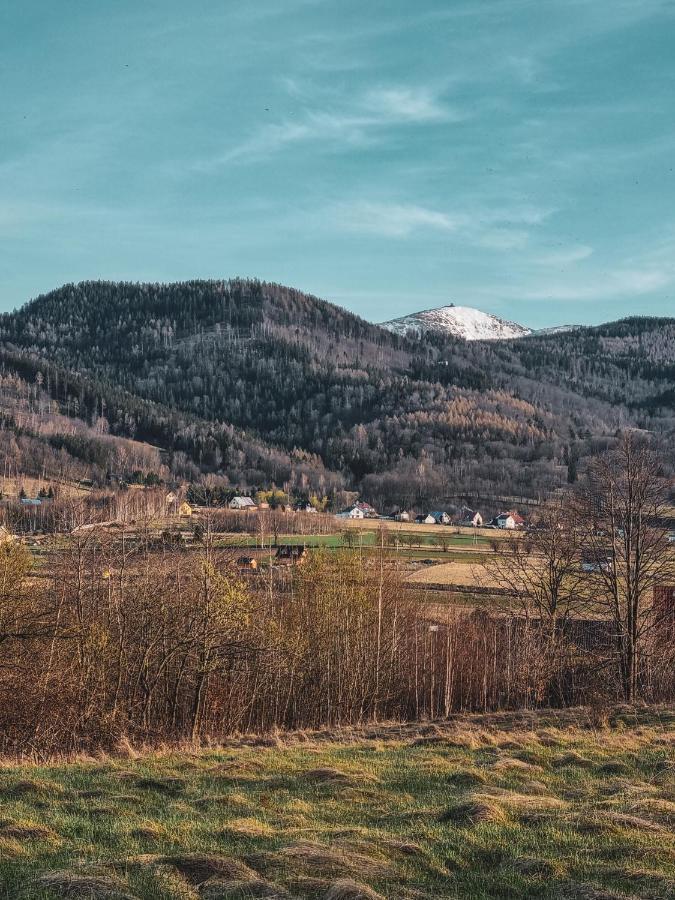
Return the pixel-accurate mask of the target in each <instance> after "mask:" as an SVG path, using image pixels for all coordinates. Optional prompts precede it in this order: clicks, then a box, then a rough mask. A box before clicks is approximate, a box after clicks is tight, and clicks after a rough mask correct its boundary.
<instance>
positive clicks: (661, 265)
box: [0, 0, 675, 327]
mask: <svg viewBox="0 0 675 900" xmlns="http://www.w3.org/2000/svg"><path fill="white" fill-rule="evenodd" d="M674 168H675V0H416V2H415V3H411V2H410V0H388V2H383V0H368V2H367V3H363V2H362V0H257V2H255V3H254V2H251V0H248V2H244V0H242V2H236V3H235V2H230V0H221V2H215V0H211V2H207V0H192V2H191V3H189V4H188V3H185V2H184V0H162V2H157V0H144V2H142V3H138V2H137V0H136V2H132V0H115V2H114V3H111V2H104V3H100V2H91V0H89V2H84V0H60V2H58V3H54V2H53V0H5V2H4V3H3V4H1V5H0V308H1V309H13V308H15V307H17V306H20V305H21V304H23V303H24V302H26V301H27V300H29V299H31V298H32V297H35V296H37V295H38V294H40V293H43V292H46V291H48V290H51V289H52V288H55V287H58V286H60V285H61V284H64V283H67V282H77V281H81V280H85V279H98V278H103V279H114V280H133V281H174V280H181V279H188V278H197V277H199V278H201V277H204V278H229V277H234V276H246V277H257V278H261V279H264V280H269V281H276V282H280V283H283V284H288V285H291V286H293V287H297V288H299V289H301V290H304V291H307V292H310V293H313V294H316V295H317V296H320V297H322V298H324V299H327V300H331V301H333V302H335V303H338V304H340V305H341V306H345V307H347V308H348V309H350V310H353V311H354V312H357V313H358V314H359V315H362V316H364V317H365V318H367V319H370V320H372V321H382V320H386V319H389V318H393V317H395V316H400V315H405V314H407V313H410V312H414V311H416V310H419V309H426V308H429V307H435V306H442V305H444V304H446V303H455V304H457V305H467V306H475V307H478V308H479V309H483V310H485V311H487V312H492V313H495V314H497V315H501V316H504V317H506V318H508V319H513V320H516V321H520V322H522V323H523V324H526V325H529V326H531V327H543V326H550V325H557V324H570V323H572V324H576V323H579V324H586V323H589V324H592V323H598V322H603V321H608V320H612V319H617V318H620V317H622V316H627V315H675V173H674Z"/></svg>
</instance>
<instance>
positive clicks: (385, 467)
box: [0, 280, 675, 505]
mask: <svg viewBox="0 0 675 900" xmlns="http://www.w3.org/2000/svg"><path fill="white" fill-rule="evenodd" d="M0 339H2V342H3V347H4V350H3V354H4V358H5V359H6V360H7V364H8V365H10V364H11V365H12V366H14V367H15V368H17V369H19V368H21V367H23V372H24V374H25V377H27V378H29V379H30V378H31V377H35V376H36V373H37V371H38V370H40V372H41V373H42V377H43V379H44V383H45V385H46V387H47V388H48V390H49V393H50V395H51V396H52V398H53V399H54V400H56V402H57V403H59V404H61V405H62V406H64V407H69V408H72V402H71V401H72V398H73V397H75V396H77V397H78V403H79V404H80V405H79V410H80V414H81V415H84V418H85V420H87V421H88V423H89V424H91V423H92V422H93V420H94V419H99V418H103V419H105V423H106V425H107V426H108V427H109V429H110V431H111V432H112V433H114V434H119V435H124V436H131V437H137V438H140V439H142V440H147V441H150V442H152V443H155V444H157V445H159V446H160V447H163V448H164V449H165V450H166V451H167V452H168V453H169V455H170V458H169V465H170V466H172V467H173V469H174V471H177V472H178V471H180V472H181V473H182V475H183V476H185V474H186V473H191V476H190V477H197V476H198V474H199V473H200V472H202V473H208V472H215V473H220V472H224V473H225V474H226V475H227V477H228V478H229V479H230V480H231V481H232V482H233V483H235V484H237V483H238V484H243V485H253V486H255V485H257V484H263V483H269V482H270V481H276V483H278V484H279V483H284V482H287V483H289V485H291V486H292V487H297V486H298V485H302V484H306V485H307V486H309V487H312V489H317V490H323V491H327V492H330V491H335V490H340V489H341V488H343V487H349V488H356V489H360V490H362V491H365V492H366V494H368V495H369V496H371V498H373V499H375V500H376V501H377V502H378V503H379V504H381V505H389V504H395V503H404V504H406V505H413V504H415V503H417V504H422V505H424V504H427V503H431V502H436V501H441V500H443V498H448V497H450V496H453V497H454V496H458V495H463V496H469V497H470V496H476V495H482V496H484V495H486V494H489V493H495V492H498V493H500V494H503V493H504V492H508V493H511V494H521V495H530V496H533V495H534V496H536V495H537V494H540V493H542V492H546V491H548V490H550V489H551V488H552V487H555V486H556V485H559V484H561V483H563V482H564V481H565V479H566V478H567V474H568V469H569V466H568V464H569V460H570V458H571V456H574V458H575V460H576V458H580V459H583V457H584V456H585V455H586V454H588V453H590V452H596V451H597V450H598V449H599V448H602V447H603V446H605V445H606V442H607V441H610V440H611V439H612V438H613V435H614V434H615V433H616V431H617V429H618V428H621V427H625V426H631V427H642V428H648V429H650V430H652V431H654V432H655V433H656V434H657V436H661V437H663V439H664V442H665V443H664V446H666V447H667V446H668V444H667V440H668V438H669V436H670V435H671V434H672V433H673V430H674V428H675V419H674V418H673V410H672V403H671V402H670V400H671V397H672V391H673V388H674V386H675V366H674V363H673V361H672V360H673V358H674V355H675V354H674V350H673V348H674V347H675V320H654V319H652V320H650V319H632V320H625V321H624V322H619V323H614V324H612V325H607V326H603V327H601V328H594V329H580V330H575V331H572V332H563V333H554V334H546V335H536V334H534V335H531V336H528V337H524V338H523V339H521V340H518V341H499V340H497V341H489V342H487V341H473V342H471V343H467V342H465V341H463V340H459V339H456V338H453V337H448V336H447V335H444V334H438V333H429V334H425V335H424V336H420V337H415V336H414V335H411V336H408V335H397V334H392V333H390V332H388V331H386V330H385V329H382V328H380V327H378V326H376V325H372V324H370V323H368V322H366V321H364V320H363V319H360V318H359V317H358V316H355V315H353V314H352V313H349V312H347V311H345V310H343V309H340V308H339V307H336V306H334V305H332V304H329V303H326V302H324V301H321V300H319V299H317V298H316V297H312V296H309V295H306V294H303V293H301V292H299V291H296V290H293V289H290V288H286V287H283V286H280V285H275V284H266V283H262V282H258V281H243V280H233V281H227V282H225V281H192V282H185V283H179V284H170V285H158V284H153V285H149V284H126V283H123V284H114V283H109V282H84V283H82V284H78V285H66V286H64V287H63V288H60V289H59V290H57V291H53V292H51V293H49V294H47V295H44V296H42V297H39V298H37V299H36V300H34V301H33V302H32V303H29V304H27V305H26V306H25V307H23V308H22V309H20V310H18V311H17V312H14V313H11V314H7V315H5V316H3V317H2V318H1V319H0ZM68 398H71V400H69V399H68ZM669 453H670V455H669ZM671 456H672V453H671V452H670V451H666V452H665V457H666V459H670V458H671ZM575 466H576V462H575Z"/></svg>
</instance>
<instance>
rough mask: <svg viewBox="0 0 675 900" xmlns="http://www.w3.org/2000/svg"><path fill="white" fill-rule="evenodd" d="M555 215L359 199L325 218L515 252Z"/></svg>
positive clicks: (372, 230) (352, 226)
mask: <svg viewBox="0 0 675 900" xmlns="http://www.w3.org/2000/svg"><path fill="white" fill-rule="evenodd" d="M552 213H553V210H552V209H544V208H541V209H540V208H537V207H534V206H527V205H526V206H514V207H511V208H507V207H501V206H495V207H494V208H489V207H485V206H482V207H473V208H460V209H456V210H441V209H437V208H434V207H430V206H426V205H424V204H420V203H402V202H384V201H381V200H360V199H359V200H354V201H352V202H342V203H338V204H336V205H334V206H332V207H329V208H328V209H327V210H325V211H324V213H323V214H322V218H323V219H324V220H325V221H328V222H330V223H331V225H332V226H334V227H337V228H338V229H339V230H346V231H360V232H364V233H369V234H374V235H379V236H381V237H407V236H408V235H410V234H412V233H413V232H415V231H418V230H420V229H427V230H433V231H440V232H446V233H453V234H454V235H456V236H457V237H458V238H459V239H461V240H462V241H463V242H465V243H468V244H473V245H476V246H482V247H485V248H488V249H492V250H512V249H516V248H522V247H524V246H525V245H526V244H527V243H528V240H529V231H528V230H527V227H531V226H534V225H538V224H540V223H541V222H544V221H545V220H546V219H547V218H548V217H549V216H550V215H552ZM524 226H525V227H524Z"/></svg>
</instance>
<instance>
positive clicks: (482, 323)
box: [382, 303, 532, 341]
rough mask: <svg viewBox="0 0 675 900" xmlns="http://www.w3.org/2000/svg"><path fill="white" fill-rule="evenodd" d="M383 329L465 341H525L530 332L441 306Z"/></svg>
mask: <svg viewBox="0 0 675 900" xmlns="http://www.w3.org/2000/svg"><path fill="white" fill-rule="evenodd" d="M382 328H386V329H387V331H392V332H394V334H403V335H405V334H414V335H416V336H418V337H419V336H422V335H424V334H428V333H429V332H437V333H440V334H447V335H451V336H453V337H457V338H463V339H464V340H466V341H496V340H508V339H510V338H520V337H525V336H526V335H528V334H532V331H531V329H529V328H525V326H524V325H518V324H517V323H516V322H509V321H507V320H506V319H500V318H499V316H493V315H491V314H490V313H485V312H481V310H479V309H473V308H472V307H470V306H455V305H454V303H451V304H450V305H449V306H440V307H438V308H436V309H425V310H422V311H421V312H417V313H412V314H411V315H408V316H402V317H401V318H400V319H391V320H390V321H389V322H383V323H382Z"/></svg>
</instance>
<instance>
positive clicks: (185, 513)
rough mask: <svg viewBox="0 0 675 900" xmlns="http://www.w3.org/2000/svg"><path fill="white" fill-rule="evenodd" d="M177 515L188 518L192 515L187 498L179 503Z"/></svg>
mask: <svg viewBox="0 0 675 900" xmlns="http://www.w3.org/2000/svg"><path fill="white" fill-rule="evenodd" d="M178 515H179V516H181V517H182V518H184V519H189V518H190V516H191V515H192V507H191V506H190V504H189V503H188V502H187V500H183V502H182V503H181V505H180V506H179V507H178Z"/></svg>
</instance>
